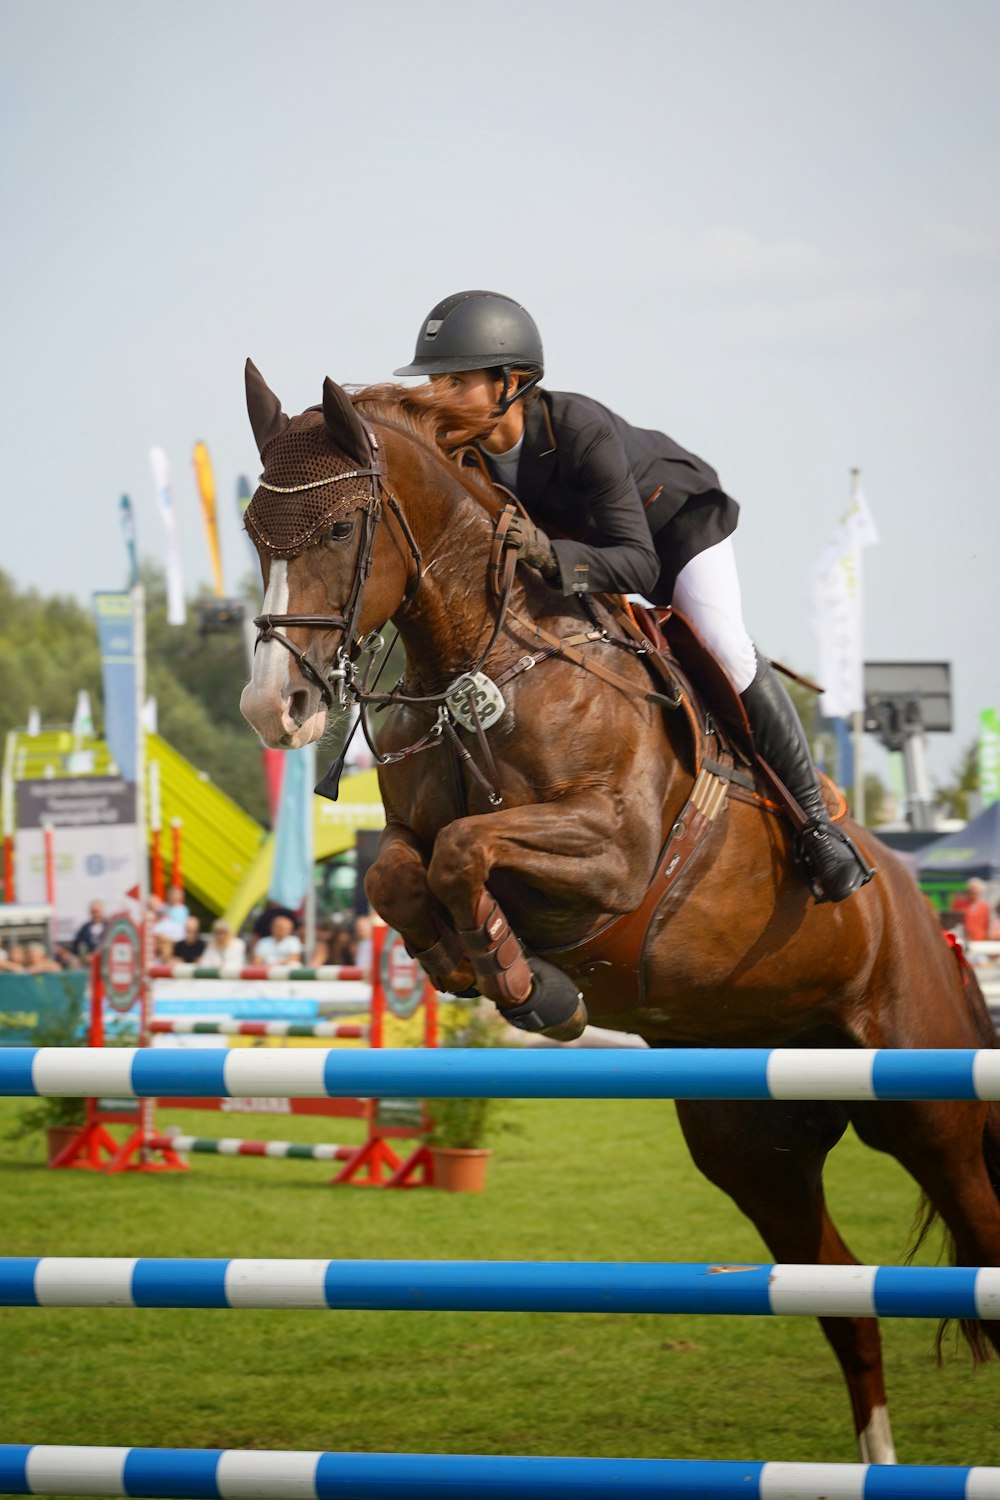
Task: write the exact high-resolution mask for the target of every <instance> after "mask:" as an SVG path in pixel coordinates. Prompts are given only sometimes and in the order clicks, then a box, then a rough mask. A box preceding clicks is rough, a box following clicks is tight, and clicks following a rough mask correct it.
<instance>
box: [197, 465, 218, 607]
mask: <svg viewBox="0 0 1000 1500" xmlns="http://www.w3.org/2000/svg"><path fill="white" fill-rule="evenodd" d="M192 462H193V463H194V475H195V479H196V480H197V481H198V494H199V495H200V496H201V513H202V516H203V517H204V520H205V535H206V537H207V539H208V556H209V561H210V562H211V564H212V576H213V578H214V579H215V597H216V599H222V598H224V596H225V592H226V590H225V587H224V585H223V582H222V554H221V553H220V551H219V522H218V517H217V516H216V513H215V474H214V472H213V470H212V460H211V459H210V458H209V456H208V449H207V448H206V447H205V444H204V443H195V445H194V455H193V458H192Z"/></svg>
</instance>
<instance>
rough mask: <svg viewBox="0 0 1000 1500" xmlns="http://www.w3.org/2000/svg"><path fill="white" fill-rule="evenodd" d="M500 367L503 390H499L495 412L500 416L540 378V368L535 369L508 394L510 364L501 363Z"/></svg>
mask: <svg viewBox="0 0 1000 1500" xmlns="http://www.w3.org/2000/svg"><path fill="white" fill-rule="evenodd" d="M500 368H501V370H502V371H503V390H502V391H501V392H500V399H499V401H498V402H497V404H496V414H497V416H498V417H502V416H503V415H504V413H505V412H508V411H510V408H511V407H512V406H513V405H514V402H515V401H520V400H521V398H522V397H523V396H526V395H527V394H528V392H529V391H530V390H531V389H532V387H533V386H536V385H537V384H538V382H539V381H540V380H541V378H542V372H541V370H536V371H535V373H534V375H531V376H529V377H528V379H527V380H525V381H524V382H523V383H522V384H521V385H519V386H518V388H517V390H516V391H515V392H514V394H513V395H510V377H511V369H510V366H509V365H501V366H500Z"/></svg>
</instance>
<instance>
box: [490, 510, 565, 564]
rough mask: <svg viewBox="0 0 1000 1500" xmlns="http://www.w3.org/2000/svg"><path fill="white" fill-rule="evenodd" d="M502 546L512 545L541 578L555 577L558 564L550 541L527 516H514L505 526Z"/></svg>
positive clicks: (523, 560) (522, 559)
mask: <svg viewBox="0 0 1000 1500" xmlns="http://www.w3.org/2000/svg"><path fill="white" fill-rule="evenodd" d="M503 540H504V546H505V547H513V548H514V549H515V550H516V551H517V553H518V555H519V556H520V558H521V561H522V562H526V563H527V564H528V566H529V567H531V568H537V569H538V571H539V573H541V575H542V577H543V578H557V577H558V576H559V564H558V563H557V561H556V555H555V553H554V552H553V550H552V543H551V542H550V541H549V539H548V537H547V536H546V535H545V532H544V531H539V529H538V527H537V526H536V525H535V524H534V523H533V522H532V521H529V520H528V518H527V516H514V517H512V519H511V523H510V525H509V526H508V527H507V534H506V536H505V537H504V539H503Z"/></svg>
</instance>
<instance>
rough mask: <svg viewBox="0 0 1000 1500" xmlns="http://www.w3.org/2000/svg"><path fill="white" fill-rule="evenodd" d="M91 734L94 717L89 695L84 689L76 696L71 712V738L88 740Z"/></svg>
mask: <svg viewBox="0 0 1000 1500" xmlns="http://www.w3.org/2000/svg"><path fill="white" fill-rule="evenodd" d="M93 733H94V715H93V712H92V711H91V707H90V694H89V693H88V692H87V689H86V688H81V689H80V691H79V692H78V693H77V695H76V708H75V709H74V710H73V738H74V739H75V740H82V739H83V738H84V737H86V738H88V739H89V738H90V737H92V735H93Z"/></svg>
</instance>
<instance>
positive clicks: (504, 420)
mask: <svg viewBox="0 0 1000 1500" xmlns="http://www.w3.org/2000/svg"><path fill="white" fill-rule="evenodd" d="M431 380H432V382H433V383H434V385H435V386H438V387H439V388H443V389H444V390H445V391H447V393H448V397H449V400H450V401H453V402H454V403H455V404H456V405H457V406H458V407H459V408H460V409H461V411H462V412H463V414H464V415H465V416H467V417H468V418H469V420H470V423H475V422H477V421H479V420H482V422H483V424H484V425H483V428H482V434H481V436H480V437H479V439H478V441H479V443H480V446H481V447H483V448H485V449H486V451H487V452H488V453H506V452H507V451H508V449H510V448H512V447H513V446H514V444H515V443H516V442H517V440H518V438H520V436H521V434H522V433H523V431H524V409H523V407H522V405H521V403H520V402H519V401H516V402H514V404H513V405H511V406H508V408H507V410H506V411H505V412H504V414H503V416H502V417H497V416H496V415H495V413H496V410H497V406H498V404H499V402H500V399H501V397H502V396H503V381H502V380H495V379H494V378H493V377H492V375H491V374H490V371H489V370H454V371H452V372H451V373H449V374H447V375H432V376H431ZM519 384H520V376H519V375H518V373H517V372H516V371H512V372H511V375H510V383H509V386H508V394H512V393H513V392H514V391H516V390H517V387H518V385H519ZM490 418H492V421H491V420H490Z"/></svg>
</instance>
